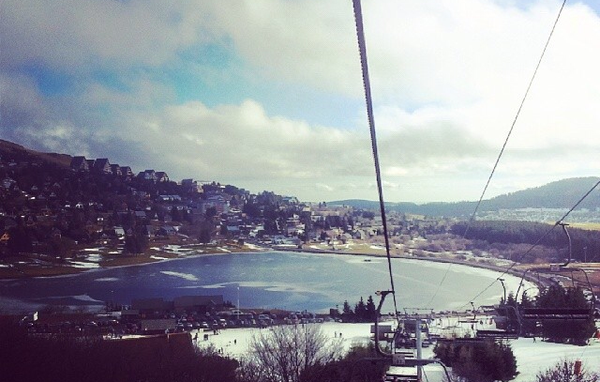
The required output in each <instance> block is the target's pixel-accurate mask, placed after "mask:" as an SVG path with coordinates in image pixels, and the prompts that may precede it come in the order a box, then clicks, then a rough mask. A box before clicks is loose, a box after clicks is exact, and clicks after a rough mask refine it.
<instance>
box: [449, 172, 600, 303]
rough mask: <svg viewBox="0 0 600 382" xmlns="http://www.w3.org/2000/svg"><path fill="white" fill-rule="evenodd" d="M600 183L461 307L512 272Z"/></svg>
mask: <svg viewBox="0 0 600 382" xmlns="http://www.w3.org/2000/svg"><path fill="white" fill-rule="evenodd" d="M599 185H600V180H599V181H597V182H596V183H595V184H594V185H593V186H592V188H590V189H589V190H588V192H586V193H585V194H584V195H583V196H582V197H581V198H580V199H579V200H578V201H577V203H575V205H574V206H573V207H571V208H570V209H569V211H567V212H566V213H565V214H564V215H563V216H562V217H561V218H560V219H559V220H558V221H557V222H556V223H554V225H553V226H552V227H550V229H548V230H547V231H546V232H545V233H544V234H543V235H542V236H540V238H539V239H538V240H537V241H536V242H535V244H533V245H532V246H531V247H530V248H529V249H528V250H527V251H525V252H524V253H523V254H522V255H521V256H519V257H518V258H517V259H516V260H515V261H514V262H513V263H512V264H511V265H510V266H509V267H508V268H506V270H504V271H503V272H502V273H501V274H500V276H498V278H497V279H496V280H494V281H493V282H492V283H490V285H488V286H487V287H486V288H484V289H483V290H482V291H481V292H479V293H478V294H477V295H476V296H475V297H473V298H471V299H470V300H468V301H469V302H468V303H466V304H464V305H463V306H461V307H460V308H459V309H462V308H464V307H465V306H468V305H469V304H470V302H471V301H475V300H476V299H477V298H479V297H480V296H481V295H482V294H483V293H485V292H486V291H487V290H488V289H490V288H491V287H492V286H493V285H494V284H496V281H497V280H498V279H499V278H501V277H502V276H504V275H505V274H507V273H508V272H510V271H511V270H512V269H513V268H514V267H515V265H517V263H518V262H519V261H521V259H523V258H524V257H525V256H526V255H528V254H529V253H530V252H531V251H533V249H534V248H535V247H537V246H538V245H539V244H540V243H541V242H542V240H544V239H545V238H546V236H548V235H549V234H550V233H551V232H552V231H553V230H554V229H555V228H556V227H557V226H559V225H560V224H561V223H562V222H563V221H564V220H565V219H566V218H567V216H569V215H570V214H571V212H573V211H574V210H575V208H577V207H578V206H579V205H580V204H581V202H583V201H584V200H585V199H586V198H587V197H588V196H589V195H590V194H591V193H592V191H594V190H595V189H596V188H597V187H598V186H599Z"/></svg>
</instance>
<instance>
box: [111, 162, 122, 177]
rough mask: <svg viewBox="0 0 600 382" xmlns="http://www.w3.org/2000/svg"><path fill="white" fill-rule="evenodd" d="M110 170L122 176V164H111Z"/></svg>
mask: <svg viewBox="0 0 600 382" xmlns="http://www.w3.org/2000/svg"><path fill="white" fill-rule="evenodd" d="M110 172H111V173H113V174H114V175H118V176H121V175H122V173H121V166H119V165H118V164H111V165H110Z"/></svg>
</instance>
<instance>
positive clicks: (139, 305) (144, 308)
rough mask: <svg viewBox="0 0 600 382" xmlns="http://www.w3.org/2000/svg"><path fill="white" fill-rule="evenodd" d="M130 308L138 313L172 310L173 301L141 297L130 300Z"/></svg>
mask: <svg viewBox="0 0 600 382" xmlns="http://www.w3.org/2000/svg"><path fill="white" fill-rule="evenodd" d="M131 309H133V310H137V311H138V312H140V314H152V313H161V314H162V313H164V312H167V311H170V310H173V303H172V302H169V301H165V300H163V299H162V298H143V299H134V300H133V301H131Z"/></svg>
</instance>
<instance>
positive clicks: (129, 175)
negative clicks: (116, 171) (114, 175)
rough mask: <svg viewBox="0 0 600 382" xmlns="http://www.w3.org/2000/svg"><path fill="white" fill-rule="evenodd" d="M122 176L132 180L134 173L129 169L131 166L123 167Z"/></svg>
mask: <svg viewBox="0 0 600 382" xmlns="http://www.w3.org/2000/svg"><path fill="white" fill-rule="evenodd" d="M121 176H124V177H126V178H132V177H133V171H132V170H131V167H129V166H121Z"/></svg>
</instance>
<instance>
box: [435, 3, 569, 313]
mask: <svg viewBox="0 0 600 382" xmlns="http://www.w3.org/2000/svg"><path fill="white" fill-rule="evenodd" d="M566 2H567V0H563V2H562V5H561V6H560V9H559V11H558V15H557V16H556V19H555V20H554V24H553V25H552V29H551V30H550V34H549V35H548V39H547V40H546V44H545V45H544V49H542V54H541V55H540V58H539V60H538V62H537V65H536V67H535V70H534V71H533V75H532V76H531V79H530V80H529V84H528V85H527V89H526V91H525V94H524V95H523V98H522V99H521V104H520V105H519V108H518V109H517V113H516V114H515V117H514V119H513V122H512V124H511V126H510V129H509V130H508V134H507V136H506V139H505V140H504V144H503V145H502V148H501V149H500V153H499V154H498V157H497V158H496V162H495V163H494V166H493V167H492V171H491V172H490V175H489V177H488V179H487V182H486V183H485V186H484V187H483V191H482V192H481V196H480V197H479V200H478V201H477V204H476V205H475V209H474V210H473V214H472V215H471V217H470V219H469V221H468V222H467V227H466V228H465V232H464V233H463V238H466V237H467V233H468V232H469V229H470V228H471V225H472V224H473V222H474V221H475V216H476V215H477V211H478V210H479V207H480V206H481V203H482V201H483V198H484V196H485V193H486V192H487V189H488V187H489V185H490V182H491V181H492V177H493V176H494V173H495V172H496V168H497V167H498V163H500V158H502V155H503V154H504V150H505V149H506V146H507V144H508V141H509V139H510V136H511V135H512V132H513V130H514V128H515V125H516V124H517V120H518V119H519V116H520V114H521V110H522V109H523V105H524V104H525V100H526V99H527V96H528V95H529V91H530V90H531V87H532V85H533V81H534V80H535V77H536V75H537V72H538V70H539V68H540V65H541V64H542V59H543V58H544V55H545V54H546V50H547V49H548V45H549V44H550V40H551V39H552V35H553V34H554V30H555V29H556V25H557V24H558V20H559V19H560V16H561V14H562V11H563V9H564V7H565V4H566ZM450 268H452V263H450V264H448V267H447V268H446V272H445V273H444V276H443V277H442V280H441V281H440V283H439V285H438V287H437V289H436V291H435V293H434V294H433V296H432V297H431V299H429V302H428V303H427V305H430V304H431V303H432V301H433V300H434V299H435V298H436V297H437V294H438V292H439V290H440V288H441V287H442V285H443V283H444V281H445V280H446V277H447V276H448V273H449V272H450Z"/></svg>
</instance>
